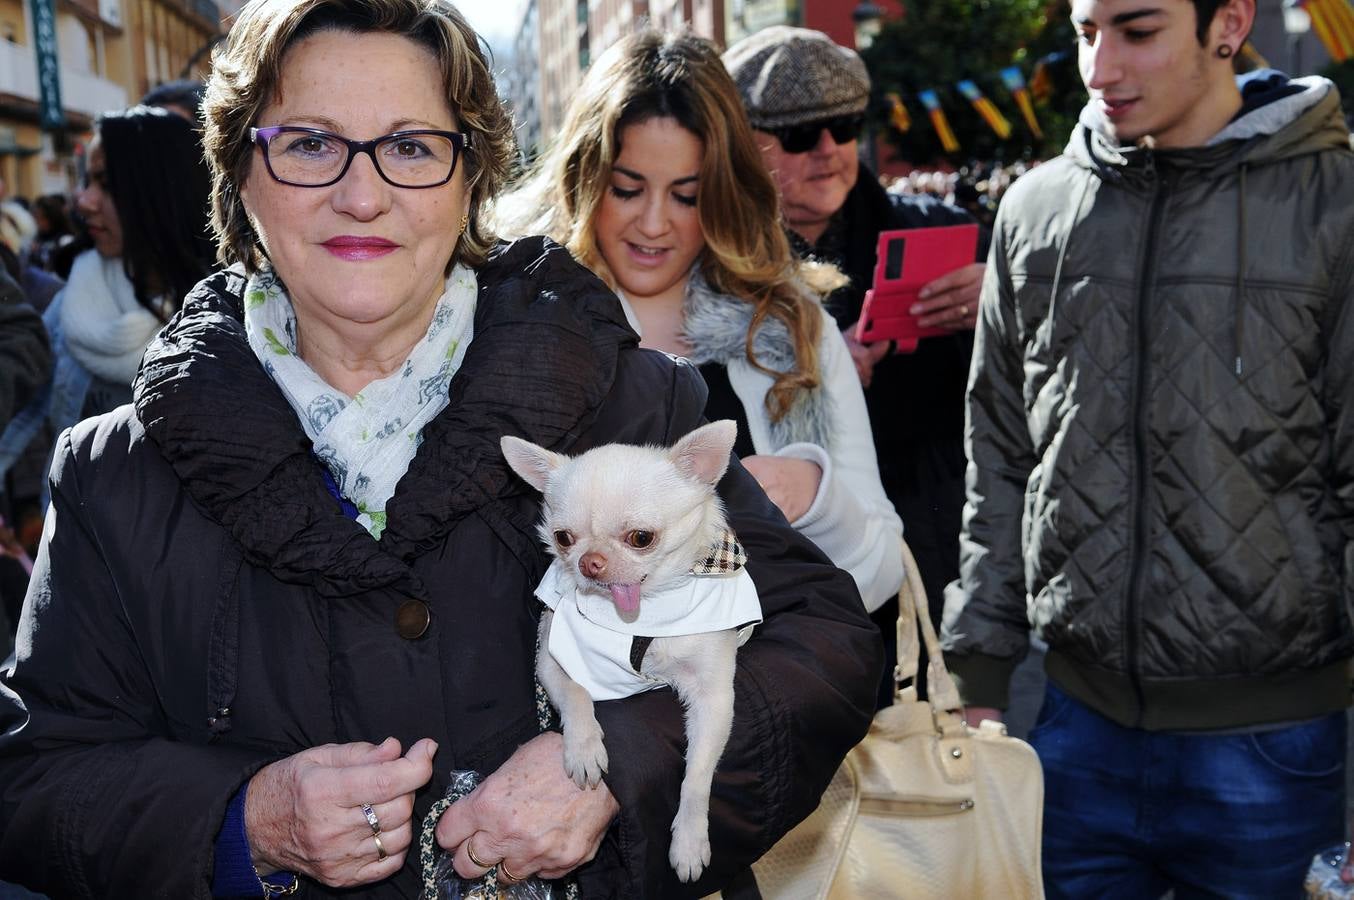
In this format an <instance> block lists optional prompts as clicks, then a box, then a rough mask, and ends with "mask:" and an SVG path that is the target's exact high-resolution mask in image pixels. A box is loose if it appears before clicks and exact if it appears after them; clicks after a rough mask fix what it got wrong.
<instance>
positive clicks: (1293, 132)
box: [1064, 69, 1349, 180]
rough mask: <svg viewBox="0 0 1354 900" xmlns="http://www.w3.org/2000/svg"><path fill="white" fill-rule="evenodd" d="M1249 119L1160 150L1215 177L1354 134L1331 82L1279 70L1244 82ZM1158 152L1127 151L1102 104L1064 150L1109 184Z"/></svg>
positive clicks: (1083, 119) (1338, 143)
mask: <svg viewBox="0 0 1354 900" xmlns="http://www.w3.org/2000/svg"><path fill="white" fill-rule="evenodd" d="M1237 86H1238V88H1240V90H1241V95H1242V101H1243V106H1242V111H1241V113H1240V114H1239V115H1238V116H1237V117H1236V118H1235V119H1233V120H1232V121H1231V122H1229V123H1228V124H1227V126H1226V127H1225V128H1223V129H1222V131H1220V132H1218V133H1217V134H1216V135H1214V136H1213V138H1212V139H1211V140H1209V142H1208V143H1207V144H1205V145H1204V146H1202V147H1191V148H1184V149H1171V150H1158V151H1156V152H1157V154H1158V156H1160V155H1161V154H1169V158H1170V160H1171V161H1172V163H1174V164H1177V165H1179V166H1181V167H1182V168H1202V169H1214V170H1227V169H1235V168H1237V167H1239V166H1242V165H1246V166H1253V165H1257V164H1262V163H1267V162H1276V161H1278V160H1282V159H1288V158H1290V157H1295V156H1303V155H1306V154H1309V153H1315V152H1317V151H1319V150H1325V149H1329V148H1332V147H1348V146H1349V131H1348V129H1347V128H1346V127H1345V120H1344V115H1343V113H1342V112H1341V110H1340V93H1339V91H1338V90H1337V89H1336V87H1335V85H1334V84H1333V83H1332V82H1331V81H1330V80H1328V79H1326V78H1321V77H1319V76H1310V77H1306V78H1289V77H1288V76H1287V75H1284V74H1283V73H1282V72H1277V71H1275V70H1273V69H1261V70H1259V71H1256V72H1250V73H1247V74H1245V75H1241V76H1238V78H1237ZM1148 146H1150V142H1148V141H1147V140H1146V139H1145V138H1144V139H1143V141H1142V142H1140V144H1139V146H1136V147H1123V146H1120V145H1119V144H1118V143H1117V142H1116V141H1115V140H1114V139H1113V138H1111V137H1110V136H1109V135H1108V133H1107V130H1106V127H1105V118H1104V116H1103V114H1102V113H1101V112H1100V110H1099V109H1098V108H1097V106H1096V104H1095V103H1094V101H1092V102H1089V103H1087V104H1086V106H1084V107H1083V108H1082V111H1081V115H1080V117H1079V118H1078V121H1077V126H1076V128H1075V129H1074V130H1073V132H1072V137H1071V139H1070V140H1069V141H1068V143H1067V147H1066V149H1065V150H1064V153H1066V155H1067V156H1069V157H1071V158H1072V159H1073V160H1075V161H1076V162H1077V163H1078V164H1080V165H1082V166H1084V167H1086V168H1088V169H1092V170H1093V171H1095V172H1096V173H1097V174H1099V175H1100V176H1101V177H1105V178H1109V179H1112V180H1113V179H1115V178H1116V177H1117V173H1118V172H1120V171H1122V170H1124V169H1126V168H1132V167H1134V164H1135V162H1137V163H1138V164H1141V160H1142V159H1143V158H1144V157H1145V155H1146V152H1147V150H1146V148H1147V147H1148Z"/></svg>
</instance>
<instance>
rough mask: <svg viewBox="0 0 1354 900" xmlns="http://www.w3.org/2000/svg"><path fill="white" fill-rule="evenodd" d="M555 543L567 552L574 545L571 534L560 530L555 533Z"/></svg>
mask: <svg viewBox="0 0 1354 900" xmlns="http://www.w3.org/2000/svg"><path fill="white" fill-rule="evenodd" d="M555 543H556V544H559V545H560V547H561V548H563V549H565V550H568V549H569V548H570V547H572V546H573V545H574V536H573V534H572V533H570V532H568V531H565V530H564V529H563V528H561V529H560V530H559V531H556V532H555Z"/></svg>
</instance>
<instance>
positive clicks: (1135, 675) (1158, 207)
mask: <svg viewBox="0 0 1354 900" xmlns="http://www.w3.org/2000/svg"><path fill="white" fill-rule="evenodd" d="M1147 175H1148V177H1149V178H1151V179H1152V205H1151V211H1150V213H1149V214H1148V220H1147V239H1146V241H1145V242H1144V245H1143V260H1142V265H1141V267H1140V269H1139V271H1140V278H1141V281H1140V283H1139V286H1138V303H1137V308H1136V309H1135V310H1134V325H1135V327H1136V333H1137V346H1136V347H1135V348H1134V353H1133V404H1132V407H1131V408H1132V410H1133V475H1134V483H1133V494H1132V496H1133V533H1132V536H1131V541H1132V542H1131V544H1130V545H1129V557H1128V559H1129V570H1128V593H1127V596H1126V598H1125V604H1124V629H1125V653H1126V654H1127V656H1128V660H1127V662H1128V679H1129V683H1130V684H1131V685H1132V686H1133V695H1134V697H1135V699H1136V700H1137V703H1138V710H1137V715H1136V717H1135V721H1136V724H1137V726H1138V727H1142V722H1143V714H1144V712H1145V707H1146V705H1147V703H1146V698H1145V696H1144V694H1143V687H1142V661H1141V660H1140V659H1139V658H1138V643H1139V640H1140V639H1141V636H1140V631H1141V623H1140V622H1139V616H1140V610H1141V606H1142V598H1141V595H1142V582H1143V570H1144V569H1146V567H1147V557H1148V538H1149V534H1148V531H1149V523H1148V516H1147V498H1148V482H1149V481H1150V477H1149V473H1148V457H1147V370H1148V366H1147V355H1148V353H1149V350H1148V342H1149V340H1150V338H1151V334H1150V331H1149V327H1148V311H1149V306H1150V303H1151V297H1152V284H1153V282H1154V281H1155V280H1156V243H1157V232H1158V231H1159V230H1160V227H1161V219H1162V215H1163V213H1164V212H1165V209H1166V185H1165V184H1164V183H1163V180H1162V179H1161V178H1160V177H1159V176H1158V174H1157V168H1156V158H1155V156H1154V155H1153V153H1152V151H1151V150H1148V151H1147Z"/></svg>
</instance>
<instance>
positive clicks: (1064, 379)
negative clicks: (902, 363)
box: [945, 79, 1354, 731]
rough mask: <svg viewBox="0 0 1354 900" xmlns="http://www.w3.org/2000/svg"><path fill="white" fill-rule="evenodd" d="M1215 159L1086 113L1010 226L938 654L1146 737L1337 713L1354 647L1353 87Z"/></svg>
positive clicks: (1280, 112) (1002, 237)
mask: <svg viewBox="0 0 1354 900" xmlns="http://www.w3.org/2000/svg"><path fill="white" fill-rule="evenodd" d="M1295 84H1300V85H1304V86H1305V90H1302V91H1299V92H1298V93H1296V94H1295V93H1292V92H1291V91H1287V90H1286V89H1285V86H1283V85H1281V86H1280V87H1279V89H1278V92H1279V93H1280V94H1281V95H1282V97H1281V98H1280V99H1279V100H1276V101H1275V102H1273V103H1270V104H1268V105H1261V106H1258V107H1254V108H1252V109H1251V110H1250V111H1249V112H1247V113H1245V114H1244V115H1243V116H1242V117H1241V118H1239V119H1237V120H1235V121H1234V122H1233V123H1232V124H1231V125H1229V126H1228V128H1227V130H1225V131H1224V132H1223V133H1222V134H1220V135H1219V136H1218V138H1216V139H1215V140H1214V141H1213V142H1212V143H1210V145H1209V146H1206V147H1200V148H1191V149H1172V150H1151V149H1145V148H1119V147H1116V146H1114V145H1113V144H1112V143H1111V142H1109V141H1108V140H1107V139H1106V138H1105V137H1104V136H1103V135H1102V134H1101V133H1100V132H1099V131H1097V130H1094V129H1092V128H1088V127H1087V125H1086V124H1085V121H1084V120H1085V115H1083V124H1081V125H1079V126H1078V127H1077V130H1076V131H1075V132H1074V133H1073V136H1072V140H1071V142H1070V143H1069V145H1068V148H1067V151H1066V152H1065V154H1064V155H1063V156H1061V157H1059V158H1058V159H1056V160H1053V161H1052V162H1049V163H1046V164H1044V165H1042V166H1040V167H1038V168H1037V169H1035V170H1033V171H1032V172H1031V173H1030V174H1028V175H1025V176H1024V177H1022V178H1021V179H1020V180H1019V181H1018V182H1016V184H1015V185H1014V186H1013V187H1012V188H1011V190H1010V192H1009V193H1008V194H1007V195H1006V199H1005V200H1004V201H1003V202H1002V205H1001V209H1000V211H999V212H998V214H997V223H996V229H995V235H994V239H993V240H994V243H993V249H992V262H991V265H990V267H989V269H988V273H987V281H986V282H985V284H984V289H983V298H982V308H981V318H980V320H979V325H978V337H977V349H976V351H975V360H974V370H973V383H972V387H971V388H970V391H969V415H970V422H971V425H970V431H969V436H968V437H969V442H970V453H971V458H972V462H971V464H970V466H969V470H968V504H969V506H968V510H967V511H966V513H965V516H964V522H965V532H964V541H963V580H962V583H961V584H959V585H956V588H957V590H955V591H954V592H953V594H952V595H951V596H950V597H949V598H947V600H948V603H947V607H946V613H945V635H946V643H947V647H946V657H947V659H948V660H949V661H950V662H951V668H952V669H954V671H955V673H956V674H958V675H959V676H961V678H962V679H963V685H962V690H963V693H964V695H965V699H966V700H967V701H968V702H970V703H973V704H976V705H978V706H1003V705H1004V704H1005V699H1006V686H1007V682H1008V680H1009V676H1010V673H1011V670H1012V669H1013V668H1014V667H1015V665H1016V663H1017V662H1018V661H1019V659H1020V658H1021V656H1023V655H1024V653H1025V650H1026V647H1027V645H1028V635H1029V630H1030V628H1031V626H1033V628H1034V629H1035V630H1036V631H1037V632H1038V633H1039V634H1040V635H1041V636H1042V637H1043V639H1044V640H1045V641H1047V642H1048V645H1049V648H1050V649H1049V654H1048V657H1047V670H1048V675H1049V677H1050V678H1051V679H1052V680H1054V681H1055V682H1057V684H1058V685H1059V687H1061V688H1062V689H1063V690H1065V691H1066V692H1067V693H1068V694H1070V695H1072V696H1073V697H1075V698H1076V699H1078V700H1079V701H1081V702H1082V703H1085V704H1086V705H1088V706H1090V707H1092V708H1093V709H1096V710H1098V711H1099V712H1100V713H1102V714H1103V715H1105V716H1107V717H1109V718H1111V719H1113V720H1114V721H1116V722H1119V723H1120V724H1122V725H1126V726H1130V727H1139V728H1146V729H1165V730H1188V731H1194V730H1204V729H1220V728H1244V727H1249V726H1253V725H1261V724H1265V723H1270V722H1292V721H1296V720H1300V719H1304V718H1310V717H1315V716H1318V715H1322V714H1325V713H1330V712H1333V711H1335V710H1339V709H1343V708H1344V707H1345V706H1346V705H1347V704H1348V702H1349V693H1350V692H1349V673H1348V669H1349V661H1350V656H1351V652H1354V636H1352V635H1351V631H1350V620H1349V610H1350V608H1351V603H1354V302H1352V301H1354V152H1351V151H1350V146H1349V133H1348V131H1347V130H1346V128H1345V124H1344V119H1343V117H1342V115H1341V112H1340V100H1339V96H1338V93H1337V92H1336V90H1335V88H1334V86H1332V85H1331V84H1330V83H1329V82H1327V81H1325V79H1305V80H1303V81H1302V82H1295Z"/></svg>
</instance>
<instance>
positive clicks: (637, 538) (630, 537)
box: [625, 529, 653, 550]
mask: <svg viewBox="0 0 1354 900" xmlns="http://www.w3.org/2000/svg"><path fill="white" fill-rule="evenodd" d="M625 542H626V543H627V544H629V545H630V546H631V547H634V548H635V549H636V550H643V549H644V548H645V547H647V546H649V545H650V544H652V543H653V532H652V531H643V530H640V529H636V530H635V531H631V532H629V533H627V534H626V536H625Z"/></svg>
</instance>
